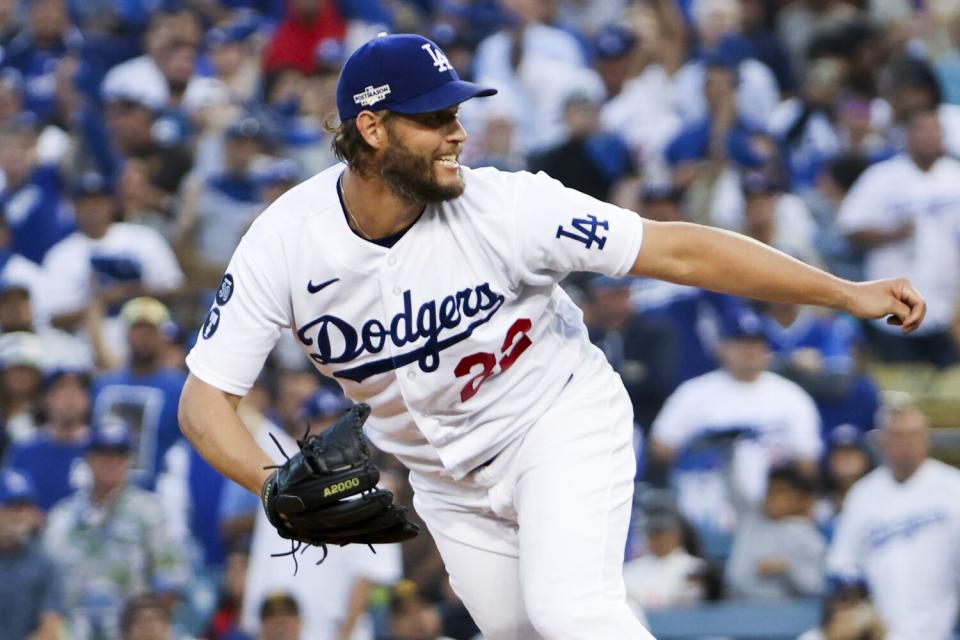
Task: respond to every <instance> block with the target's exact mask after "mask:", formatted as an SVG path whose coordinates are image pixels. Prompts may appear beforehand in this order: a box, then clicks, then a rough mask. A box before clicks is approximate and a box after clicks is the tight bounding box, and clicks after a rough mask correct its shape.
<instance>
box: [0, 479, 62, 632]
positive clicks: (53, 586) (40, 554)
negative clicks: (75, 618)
mask: <svg viewBox="0 0 960 640" xmlns="http://www.w3.org/2000/svg"><path fill="white" fill-rule="evenodd" d="M35 505H36V495H35V493H34V489H33V484H32V482H31V481H30V478H29V476H27V475H26V474H25V473H23V472H21V471H19V470H17V469H14V468H12V467H10V468H6V469H0V620H3V628H2V629H0V638H5V639H9V640H13V639H14V638H17V639H19V638H31V639H35V640H54V639H56V638H60V637H62V635H63V631H64V630H63V618H64V601H63V584H62V581H61V576H60V572H59V571H58V570H57V567H56V566H55V564H54V563H53V561H52V560H51V559H50V558H49V557H48V556H47V554H46V553H44V551H43V550H42V549H41V548H40V547H39V545H38V544H37V542H36V540H34V539H33V529H34V528H35V527H36V525H37V522H38V520H39V518H38V515H37V509H36V506H35Z"/></svg>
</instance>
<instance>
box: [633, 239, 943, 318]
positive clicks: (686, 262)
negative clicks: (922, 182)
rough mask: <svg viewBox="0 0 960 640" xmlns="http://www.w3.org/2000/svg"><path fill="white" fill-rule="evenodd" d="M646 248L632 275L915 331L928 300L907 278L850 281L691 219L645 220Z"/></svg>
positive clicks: (639, 255)
mask: <svg viewBox="0 0 960 640" xmlns="http://www.w3.org/2000/svg"><path fill="white" fill-rule="evenodd" d="M643 237H644V240H643V246H642V248H641V249H640V252H639V254H638V255H637V259H636V261H635V262H634V264H633V268H632V269H631V270H630V273H631V274H632V275H635V276H646V277H653V278H659V279H661V280H667V281H669V282H675V283H678V284H685V285H690V286H694V287H698V288H701V289H708V290H710V291H718V292H720V293H727V294H731V295H736V296H743V297H747V298H755V299H758V300H768V301H771V302H789V303H794V304H815V305H820V306H824V307H829V308H831V309H837V310H839V311H844V312H846V313H849V314H851V315H854V316H856V317H858V318H883V317H887V316H892V319H891V320H890V322H891V323H892V324H898V325H902V326H903V332H904V333H910V332H911V331H913V330H915V329H916V328H917V327H919V326H920V323H921V322H922V321H923V316H924V315H925V313H926V302H925V301H924V300H923V297H922V296H921V295H920V294H919V293H918V292H917V290H916V289H914V288H913V286H912V285H911V284H910V283H909V282H908V281H907V280H906V279H905V278H894V279H891V280H877V281H873V282H850V281H848V280H843V279H841V278H838V277H836V276H833V275H831V274H829V273H826V272H825V271H821V270H820V269H817V268H815V267H811V266H810V265H807V264H804V263H803V262H800V261H799V260H796V259H794V258H792V257H790V256H788V255H786V254H785V253H782V252H780V251H777V250H776V249H774V248H772V247H769V246H767V245H765V244H763V243H761V242H757V241H756V240H753V239H752V238H748V237H746V236H743V235H740V234H737V233H733V232H730V231H725V230H722V229H715V228H713V227H707V226H703V225H697V224H691V223H687V222H654V221H652V220H644V221H643Z"/></svg>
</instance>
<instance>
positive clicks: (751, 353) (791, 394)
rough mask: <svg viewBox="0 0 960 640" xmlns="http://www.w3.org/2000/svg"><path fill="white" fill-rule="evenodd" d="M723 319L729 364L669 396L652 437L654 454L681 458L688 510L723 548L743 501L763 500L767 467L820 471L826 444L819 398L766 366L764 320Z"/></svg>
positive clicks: (682, 500)
mask: <svg viewBox="0 0 960 640" xmlns="http://www.w3.org/2000/svg"><path fill="white" fill-rule="evenodd" d="M722 326H723V341H722V343H721V348H720V358H721V360H722V362H723V366H722V368H720V369H718V370H716V371H713V372H711V373H707V374H704V375H702V376H699V377H697V378H693V379H692V380H689V381H687V382H685V383H683V384H682V385H680V387H678V388H677V390H676V391H674V392H673V394H672V395H671V396H670V397H669V398H667V401H666V403H665V404H664V406H663V409H662V410H661V411H660V414H659V415H658V416H657V418H656V420H655V421H654V423H653V430H652V432H651V443H650V450H651V454H652V455H653V457H654V459H655V460H658V461H660V462H661V463H668V464H669V463H671V462H672V463H673V464H674V465H675V469H674V473H673V482H674V483H675V484H676V485H677V489H678V501H679V504H680V508H681V511H682V512H683V514H684V515H685V516H686V517H687V518H688V519H690V520H691V522H692V523H693V524H694V525H695V526H696V527H698V529H700V531H701V533H703V534H704V535H712V534H714V533H715V534H717V536H719V537H718V538H717V539H718V545H719V552H720V555H722V551H723V549H724V547H725V543H723V539H724V538H725V537H726V536H727V535H729V534H731V533H732V531H733V528H734V526H735V521H736V519H737V509H736V506H737V505H742V506H744V507H745V508H748V509H749V508H752V507H754V506H756V505H758V504H759V503H760V502H761V501H762V500H763V496H764V492H765V485H766V476H767V470H768V469H769V468H770V467H772V466H775V465H777V464H781V463H785V462H789V461H795V462H797V463H798V464H800V465H801V466H802V467H803V468H804V469H805V470H807V471H809V472H811V473H815V471H816V468H817V462H818V460H819V458H820V453H821V449H822V444H821V441H820V426H819V424H820V420H819V416H818V415H817V409H816V405H815V404H814V403H813V400H812V399H811V398H810V396H809V395H808V394H807V393H806V392H805V391H803V389H801V388H800V387H799V386H798V385H797V384H796V383H793V382H790V381H789V380H787V379H785V378H783V377H781V376H779V375H777V374H775V373H772V372H770V371H768V370H767V367H768V366H769V363H770V348H769V346H768V344H767V340H766V336H765V334H764V331H763V325H762V322H761V321H760V319H759V318H757V317H756V316H755V315H753V314H746V313H744V314H739V315H738V316H736V317H732V318H727V319H725V321H724V322H723V325H722ZM728 483H729V484H730V486H731V487H732V488H731V489H729V490H728V488H727V486H728Z"/></svg>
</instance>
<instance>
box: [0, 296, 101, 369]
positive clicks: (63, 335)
mask: <svg viewBox="0 0 960 640" xmlns="http://www.w3.org/2000/svg"><path fill="white" fill-rule="evenodd" d="M43 288H44V289H45V288H46V287H43ZM41 290H42V289H41ZM34 308H35V305H34V304H33V292H32V291H31V290H30V289H28V288H27V287H24V286H21V285H20V284H18V283H17V282H4V281H3V280H0V329H2V330H3V332H4V333H13V332H21V331H22V332H27V333H32V334H34V335H36V336H37V337H38V338H39V339H40V341H41V342H42V343H43V356H42V357H43V362H44V367H45V368H60V369H82V370H85V371H90V370H92V369H93V367H94V364H95V357H94V352H93V349H92V348H91V345H90V343H89V342H88V341H86V340H84V339H83V338H81V337H78V336H74V335H72V334H70V333H67V332H66V331H61V330H59V329H57V328H55V327H51V326H49V325H48V324H46V322H45V320H46V314H45V313H44V312H43V311H42V310H40V311H37V312H35V311H34ZM41 309H42V307H41Z"/></svg>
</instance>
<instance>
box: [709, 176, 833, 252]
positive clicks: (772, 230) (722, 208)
mask: <svg viewBox="0 0 960 640" xmlns="http://www.w3.org/2000/svg"><path fill="white" fill-rule="evenodd" d="M777 173H778V172H775V171H772V170H762V169H754V170H746V171H744V172H743V174H742V177H741V179H740V183H739V185H738V186H739V188H738V189H735V190H730V191H728V192H727V193H725V194H724V196H723V198H722V202H716V201H715V205H714V207H713V215H712V218H713V222H714V224H716V225H718V226H721V227H726V228H728V229H733V230H735V231H739V232H740V233H743V234H745V235H748V236H750V237H751V238H754V239H755V240H759V241H760V242H762V243H764V244H769V245H770V246H772V247H776V248H777V249H780V250H781V251H783V252H785V253H789V254H790V255H792V256H794V257H795V258H798V259H800V260H803V261H804V262H806V263H809V264H815V265H819V264H820V263H821V260H820V255H819V254H818V253H817V249H816V235H817V225H816V222H815V221H814V219H813V216H812V215H811V213H810V211H809V209H807V205H806V204H805V203H804V201H803V200H802V199H801V198H800V197H799V196H796V195H794V194H793V193H790V192H789V190H788V188H787V185H786V184H785V182H784V179H783V178H782V177H781V176H779V175H777ZM720 198H721V197H720V196H717V199H718V200H719V199H720Z"/></svg>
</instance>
